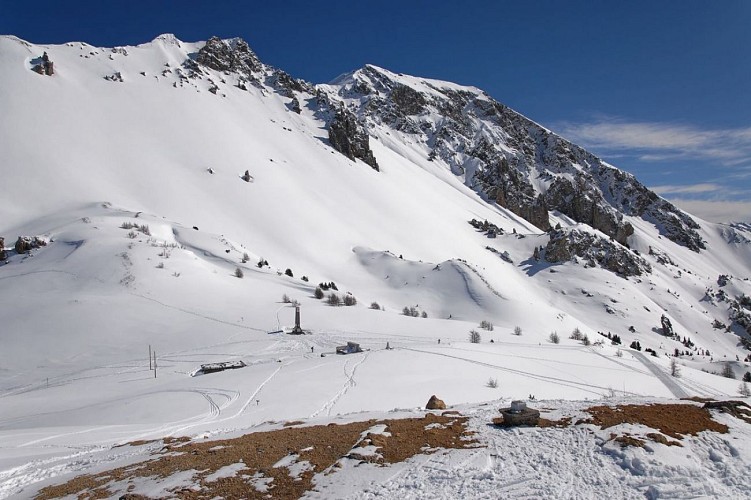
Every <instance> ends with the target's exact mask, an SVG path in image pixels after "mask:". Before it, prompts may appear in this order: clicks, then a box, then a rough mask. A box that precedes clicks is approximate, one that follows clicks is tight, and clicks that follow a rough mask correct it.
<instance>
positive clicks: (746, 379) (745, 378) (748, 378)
mask: <svg viewBox="0 0 751 500" xmlns="http://www.w3.org/2000/svg"><path fill="white" fill-rule="evenodd" d="M743 381H744V382H751V372H746V373H744V374H743Z"/></svg>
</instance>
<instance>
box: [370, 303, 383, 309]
mask: <svg viewBox="0 0 751 500" xmlns="http://www.w3.org/2000/svg"><path fill="white" fill-rule="evenodd" d="M370 308H371V309H375V310H377V311H380V310H381V305H380V304H379V303H378V302H371V303H370Z"/></svg>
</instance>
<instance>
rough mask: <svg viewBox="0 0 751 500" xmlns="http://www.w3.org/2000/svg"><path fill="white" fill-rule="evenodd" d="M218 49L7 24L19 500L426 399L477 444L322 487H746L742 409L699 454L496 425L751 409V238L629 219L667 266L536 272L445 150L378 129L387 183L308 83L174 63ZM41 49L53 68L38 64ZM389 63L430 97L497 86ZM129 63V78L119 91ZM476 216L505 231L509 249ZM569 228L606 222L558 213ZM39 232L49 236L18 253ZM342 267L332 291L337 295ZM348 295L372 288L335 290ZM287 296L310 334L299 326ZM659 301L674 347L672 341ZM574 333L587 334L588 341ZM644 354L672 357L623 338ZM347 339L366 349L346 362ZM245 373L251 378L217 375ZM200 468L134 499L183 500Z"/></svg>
mask: <svg viewBox="0 0 751 500" xmlns="http://www.w3.org/2000/svg"><path fill="white" fill-rule="evenodd" d="M202 45H203V44H202V43H195V44H190V43H184V42H181V41H179V40H177V39H175V38H174V37H171V36H165V35H163V36H161V37H159V38H157V39H155V40H154V41H152V42H151V43H148V44H144V45H140V46H137V47H123V48H117V49H105V48H97V47H92V46H89V45H86V44H83V43H69V44H66V45H61V46H41V45H39V46H38V45H33V44H30V43H27V42H25V41H22V40H19V39H17V38H15V37H10V36H5V37H0V89H2V91H0V109H3V116H4V118H3V120H0V169H1V172H2V178H3V180H2V183H0V196H2V199H3V200H4V204H3V206H4V208H3V216H2V218H1V219H0V237H5V244H4V247H5V249H6V250H7V259H5V260H4V261H1V262H0V304H2V305H1V306H0V498H33V497H34V496H35V495H36V494H37V493H38V492H39V490H40V489H41V488H43V487H45V486H49V485H54V484H60V483H64V482H66V481H68V480H70V479H72V478H74V477H76V476H78V475H81V474H84V473H95V472H102V471H105V470H109V469H111V468H114V467H121V466H123V465H126V464H131V463H137V462H140V461H142V460H144V459H146V458H148V457H149V454H150V453H153V452H155V451H156V450H158V449H159V448H160V447H161V445H160V444H159V441H156V442H153V441H152V442H151V443H146V444H140V445H129V446H120V445H124V444H126V443H132V442H136V441H144V440H145V441H149V440H160V439H163V438H166V437H181V436H188V437H191V438H193V439H195V440H205V439H212V440H213V439H225V438H231V437H236V436H240V435H243V434H246V433H250V432H257V431H265V430H272V429H279V428H280V427H282V425H283V423H284V422H290V421H300V422H303V425H306V426H307V425H318V424H324V425H325V424H328V423H330V422H337V423H343V422H355V421H364V420H367V419H370V418H376V419H381V418H400V417H414V416H422V415H424V413H425V411H424V410H423V408H424V406H425V404H426V402H427V401H428V399H429V398H430V396H431V395H433V394H435V395H437V396H438V397H440V398H441V399H443V400H444V401H445V402H446V403H447V404H448V405H449V407H450V409H453V410H458V411H459V412H460V413H461V414H463V415H466V416H468V417H469V421H468V428H469V430H471V431H473V432H475V433H476V439H477V441H478V442H479V443H480V445H481V447H478V448H472V449H460V450H455V449H452V450H439V451H437V452H436V453H434V454H419V455H416V456H414V457H412V458H410V459H408V460H406V461H404V462H400V463H396V464H392V465H389V466H386V467H383V466H380V465H375V464H361V465H357V464H355V463H345V464H344V465H343V466H342V467H341V468H340V469H339V470H338V471H337V472H336V473H333V474H329V475H323V474H317V475H316V476H315V480H314V485H315V488H314V489H313V490H312V491H309V492H308V493H307V494H306V497H310V498H397V497H399V498H498V497H499V496H506V495H509V496H512V495H513V496H514V497H520V498H604V497H606V496H609V497H612V498H644V497H647V498H744V497H748V496H749V495H751V477H750V476H749V474H748V470H749V467H751V427H749V425H748V423H746V422H743V421H742V420H740V419H738V418H735V417H733V416H730V415H727V414H720V413H719V412H714V413H713V415H714V418H715V419H716V420H717V421H719V422H721V423H723V424H725V425H727V426H729V433H728V434H719V433H716V432H712V431H705V432H702V433H699V434H698V435H696V436H687V437H685V439H684V440H683V441H682V444H683V447H672V446H666V445H663V444H659V443H654V442H649V443H648V444H647V446H645V447H644V448H640V447H627V448H621V447H620V446H619V445H618V444H617V443H615V442H613V441H612V440H611V437H610V434H611V429H600V428H599V427H597V426H594V425H588V424H580V425H572V426H566V427H561V428H517V429H501V428H498V427H495V426H490V425H489V423H490V422H491V421H492V418H493V417H496V416H498V408H500V407H503V406H508V404H509V403H510V402H511V401H512V400H519V399H521V400H526V401H527V402H528V404H530V406H533V407H536V408H541V409H545V416H546V418H550V419H558V418H562V417H565V416H573V417H574V421H576V420H577V418H578V416H581V415H584V411H585V410H586V408H588V407H590V406H593V405H595V404H601V403H606V404H611V403H613V404H615V403H619V404H626V403H639V404H649V403H652V402H663V403H664V402H676V400H677V399H679V398H682V397H686V396H695V397H701V398H713V399H718V400H725V399H743V398H742V396H741V395H740V394H739V391H740V390H741V381H740V378H741V377H742V376H743V374H744V373H747V372H749V371H750V370H751V364H750V363H749V362H747V361H744V358H746V356H747V355H748V351H747V350H746V349H745V348H744V347H743V345H742V343H741V339H743V338H748V337H749V336H748V334H747V333H745V332H743V330H742V328H741V327H740V326H739V325H738V324H737V323H733V322H732V318H731V316H730V315H731V311H730V309H729V306H728V302H727V301H725V300H721V299H720V298H719V297H720V296H721V295H722V294H725V296H726V297H728V298H730V299H735V298H740V297H742V296H749V295H751V281H749V278H750V277H751V233H749V231H748V230H747V229H744V228H743V227H741V226H738V227H736V228H731V227H730V226H724V225H719V224H712V223H708V222H704V221H700V220H698V222H699V224H700V226H701V227H700V230H699V231H700V234H701V236H702V238H704V240H705V241H706V244H707V248H708V249H707V250H706V251H702V252H700V253H697V252H693V251H691V250H689V249H687V248H685V247H682V246H679V245H677V244H675V243H673V242H671V241H669V240H668V239H666V238H663V237H662V236H661V235H660V233H659V231H658V228H656V227H655V226H654V225H653V224H652V223H650V222H648V221H646V220H643V219H640V218H637V217H630V216H627V218H628V220H629V222H631V223H632V225H633V226H634V228H635V233H634V235H633V236H631V237H630V238H629V245H630V247H631V249H632V250H635V251H637V252H639V254H640V255H641V257H643V258H644V259H645V260H646V261H647V262H648V263H649V264H650V265H651V267H652V272H651V273H649V274H645V275H642V276H632V277H628V278H624V277H621V276H618V275H616V274H614V273H612V272H610V271H608V270H606V269H603V268H602V267H599V266H594V267H590V266H588V265H585V262H583V261H582V262H566V263H558V264H552V263H549V262H546V261H545V260H544V259H543V260H535V259H534V258H533V252H534V251H535V248H538V247H540V246H545V245H546V244H547V241H548V239H549V235H548V234H546V233H544V232H543V231H540V230H538V229H537V228H535V227H534V226H532V225H531V224H530V223H529V222H527V221H526V220H524V219H522V218H521V217H519V216H517V215H515V214H513V213H512V212H510V211H509V210H507V209H505V208H502V207H500V206H498V205H497V204H495V203H492V202H489V201H487V200H486V199H484V197H482V196H480V195H478V193H477V192H476V191H474V190H473V189H472V188H471V187H470V186H469V185H468V183H467V182H466V179H465V178H464V176H463V175H456V174H455V173H452V172H451V170H450V169H448V168H447V167H446V166H445V165H442V164H441V162H438V161H436V162H432V161H428V160H427V159H426V156H427V155H426V154H424V150H425V147H426V146H425V145H423V144H417V143H414V142H411V141H410V139H409V138H408V137H406V135H405V134H403V133H402V132H400V131H396V130H389V129H387V128H386V127H383V126H378V127H374V128H373V129H372V130H371V136H370V147H371V148H372V150H373V153H374V155H375V157H376V158H377V160H378V164H379V166H380V171H375V170H373V169H372V168H370V167H369V166H367V165H365V164H364V163H362V162H360V161H351V160H349V159H347V158H346V157H345V156H343V155H342V154H340V153H338V152H337V151H335V150H334V149H333V148H332V147H331V146H330V144H329V142H328V135H327V131H326V129H325V127H326V122H325V119H324V118H322V117H321V114H320V113H319V112H318V111H319V110H317V108H316V98H315V96H314V95H312V94H306V93H305V92H300V93H298V95H297V98H298V99H299V100H300V101H301V104H302V110H301V113H299V114H297V113H295V112H292V111H290V110H289V106H288V105H289V104H290V98H289V97H288V96H285V95H283V94H281V93H279V92H276V91H275V90H274V88H273V87H272V86H271V85H261V84H259V85H257V86H254V85H248V88H247V90H242V89H240V88H238V87H237V86H236V84H237V83H238V82H237V81H236V75H233V74H224V73H221V72H218V71H214V70H206V71H207V72H208V73H207V74H209V75H210V77H203V78H188V77H187V76H186V74H185V71H184V70H179V69H180V68H182V67H183V66H182V65H183V62H184V61H185V60H186V59H189V58H190V57H191V55H194V54H195V52H196V51H197V50H198V49H199V48H200V47H201V46H202ZM45 51H46V52H47V53H48V54H49V57H50V59H51V60H53V61H54V63H55V75H54V76H52V77H46V76H42V75H39V74H37V73H35V72H33V71H31V67H32V66H33V64H32V62H33V61H35V60H36V59H37V58H39V57H40V56H41V55H42V53H43V52H45ZM376 69H378V68H376ZM380 71H382V72H384V74H388V76H389V77H391V78H395V79H398V80H399V82H400V83H401V84H403V85H412V86H414V87H415V88H418V89H419V90H422V91H425V92H435V90H434V89H435V88H440V87H441V85H446V86H447V87H446V88H452V89H454V90H462V91H467V92H474V93H480V92H481V91H479V90H477V89H472V88H465V87H460V86H456V85H455V84H447V83H445V82H435V81H425V80H422V79H417V78H414V77H407V76H403V75H395V74H393V73H389V72H386V71H385V70H380ZM116 73H117V74H119V75H120V79H122V81H119V79H118V80H116V81H112V80H110V79H105V78H104V77H105V76H108V77H109V76H112V75H115V74H116ZM343 82H349V80H348V77H342V78H341V79H340V80H337V81H334V82H332V83H330V84H328V85H325V86H320V88H321V89H324V90H325V89H329V90H330V89H332V88H336V86H337V85H342V84H343ZM428 84H429V85H428ZM212 86H216V87H217V88H218V90H217V91H216V92H212V91H210V89H211V88H212ZM437 119H438V118H437ZM209 169H210V170H209ZM246 170H248V171H249V174H250V175H251V176H252V179H251V182H245V181H243V179H241V176H242V175H243V174H244V172H245V171H246ZM472 219H477V220H480V221H484V220H487V221H489V222H491V223H493V224H495V225H497V226H498V227H500V228H502V229H503V231H504V232H503V234H499V235H497V236H496V237H495V238H488V237H487V236H486V234H485V233H484V232H482V231H478V230H477V229H475V228H474V227H473V226H472V225H470V224H469V223H468V222H469V221H470V220H472ZM551 221H552V223H553V225H555V224H556V223H560V224H561V225H562V226H564V227H576V228H578V229H581V230H582V231H589V232H595V233H598V234H599V232H597V231H595V230H594V229H591V228H589V227H588V226H585V225H583V224H577V223H576V222H575V221H573V220H571V219H569V218H567V217H566V216H564V215H562V214H553V216H552V217H551ZM18 236H38V237H40V238H41V239H42V240H43V241H44V242H45V243H46V245H44V246H40V247H39V248H35V249H33V250H31V251H30V252H29V253H17V252H16V251H15V250H14V249H13V245H14V243H15V239H16V238H17V237H18ZM650 250H653V251H652V252H650ZM504 252H506V254H505V256H504V258H502V257H501V255H502V254H504ZM665 256H667V258H666V257H665ZM259 261H260V262H261V263H262V262H263V261H268V265H260V266H259V265H258V263H259ZM238 270H239V271H238ZM287 270H289V271H290V272H289V273H286V271H287ZM288 274H291V276H290V275H288ZM720 275H727V276H728V279H727V283H726V284H725V285H721V284H719V282H718V277H719V276H720ZM303 277H305V278H304V279H303ZM329 282H334V283H335V285H336V288H337V290H334V289H330V290H326V291H325V292H324V298H323V299H322V300H319V299H317V298H316V297H315V291H316V287H317V286H318V285H319V283H329ZM332 293H335V294H337V295H338V296H339V297H340V298H344V297H345V296H346V295H347V294H350V295H351V296H353V297H355V298H356V302H357V303H356V304H355V305H351V306H332V305H329V304H328V300H327V299H328V297H329V295H330V294H332ZM283 297H287V298H289V300H290V301H291V302H285V301H284V300H283ZM294 302H297V303H299V305H300V309H301V315H302V321H301V326H302V328H303V329H305V330H306V331H307V334H306V335H288V334H287V333H286V332H289V331H291V329H292V327H293V326H294V317H295V308H294ZM376 305H377V306H378V307H377V308H376ZM405 307H406V308H407V309H408V310H409V308H413V310H414V311H415V312H416V314H417V317H413V316H408V315H404V314H403V309H404V308H405ZM423 313H424V316H425V317H422V316H423ZM663 314H664V315H666V316H667V317H668V318H669V319H670V321H671V322H672V326H673V328H674V330H675V332H676V335H677V337H678V338H668V337H666V336H664V335H662V331H661V330H660V318H661V316H662V315H663ZM715 320H717V321H720V322H722V323H724V324H726V325H728V326H729V328H728V329H724V328H713V327H712V323H713V321H715ZM481 322H487V323H488V324H490V325H491V326H490V328H492V329H488V328H486V329H483V328H480V324H481ZM516 327H519V328H520V329H521V335H515V334H514V330H515V328H516ZM575 328H579V329H580V331H581V332H582V334H584V335H586V336H587V338H588V340H589V342H588V343H585V342H582V341H580V340H574V339H570V338H569V337H570V335H571V333H572V331H573V330H574V329H575ZM472 330H474V331H477V332H478V333H479V334H480V342H479V343H471V342H470V341H469V335H470V331H472ZM552 332H557V333H558V334H559V337H560V343H558V344H556V343H553V342H551V341H550V335H551V333H552ZM607 334H617V335H618V336H620V338H621V339H622V344H621V345H613V344H611V342H610V340H609V339H608V338H607ZM684 337H686V338H689V339H690V340H691V343H692V347H686V345H685V343H684V342H682V341H683V338H684ZM635 341H639V342H640V344H641V346H642V347H643V348H647V347H649V348H651V349H654V350H655V353H656V356H651V355H649V353H645V352H644V351H637V350H634V349H630V348H629V345H630V344H631V343H632V342H635ZM347 342H356V343H358V344H359V345H360V347H361V348H362V349H363V352H361V353H356V354H350V355H337V354H335V351H336V348H337V347H338V346H342V345H345V344H346V343H347ZM676 349H678V350H680V351H681V352H682V354H681V356H678V357H673V356H672V355H673V354H674V352H675V350H676ZM683 351H685V354H684V353H683ZM150 353H152V354H151V355H152V356H153V357H151V358H150ZM672 359H675V360H676V361H677V363H678V369H679V370H680V376H679V377H674V376H671V370H672V368H671V360H672ZM154 360H155V361H154ZM237 361H242V362H243V363H244V364H245V365H246V366H245V367H243V368H238V369H231V370H225V371H221V372H217V373H211V374H203V375H196V370H197V369H199V368H200V366H201V365H202V364H207V363H221V362H237ZM154 362H155V363H156V370H154V369H153V365H154ZM725 369H730V370H731V371H732V372H733V374H734V375H735V377H736V378H734V379H731V378H726V377H722V376H719V373H721V372H722V371H723V370H725ZM711 372H714V373H711ZM192 375H195V376H192ZM492 381H496V382H497V387H490V386H491V385H494V384H492V383H491V382H492ZM745 401H746V402H749V401H751V400H749V398H748V395H746V398H745ZM686 404H688V403H686ZM376 431H377V429H376V430H375V431H372V432H376ZM381 432H383V429H381ZM617 432H620V433H625V432H632V433H634V434H638V435H643V434H645V433H646V432H649V431H648V430H647V429H644V428H641V427H639V426H632V427H628V426H625V427H620V428H618V430H617ZM376 433H377V432H376ZM370 451H371V452H374V453H377V450H370ZM293 462H294V461H292V462H290V463H289V464H286V465H294V467H303V468H302V469H300V470H296V472H295V473H296V474H302V473H303V472H304V470H305V469H304V466H302V465H301V463H302V462H294V464H293ZM282 465H285V464H281V465H280V466H282ZM243 470H244V469H243V465H242V464H234V465H231V466H227V467H225V468H223V469H221V470H220V471H217V472H216V474H217V475H216V476H215V477H212V480H214V481H217V480H220V479H221V478H227V477H235V476H237V475H238V474H242V471H243ZM290 470H292V469H290ZM191 477H192V476H191V475H190V474H188V473H186V474H184V475H181V476H179V477H178V476H175V477H171V478H170V480H169V481H168V482H165V483H160V484H154V483H148V482H145V483H144V484H141V485H138V487H137V488H136V489H135V490H134V491H133V492H134V493H138V494H143V495H147V496H150V497H161V496H169V495H171V494H173V490H171V488H175V487H179V486H181V485H182V486H186V485H187V486H190V485H191V484H192V482H191ZM254 480H255V481H256V483H255V484H256V489H261V490H263V489H264V488H269V487H270V486H271V485H269V484H268V481H265V480H264V479H263V478H255V479H254ZM268 492H269V493H270V494H272V496H273V489H269V490H268Z"/></svg>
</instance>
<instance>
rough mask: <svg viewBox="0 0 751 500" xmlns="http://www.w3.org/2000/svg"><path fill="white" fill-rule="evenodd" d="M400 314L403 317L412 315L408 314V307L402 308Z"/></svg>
mask: <svg viewBox="0 0 751 500" xmlns="http://www.w3.org/2000/svg"><path fill="white" fill-rule="evenodd" d="M402 314H403V315H404V316H412V314H410V312H409V307H407V306H404V309H402Z"/></svg>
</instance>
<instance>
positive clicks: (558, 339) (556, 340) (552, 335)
mask: <svg viewBox="0 0 751 500" xmlns="http://www.w3.org/2000/svg"><path fill="white" fill-rule="evenodd" d="M548 340H549V341H551V342H552V343H554V344H560V343H561V337H559V336H558V332H550V335H549V336H548Z"/></svg>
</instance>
